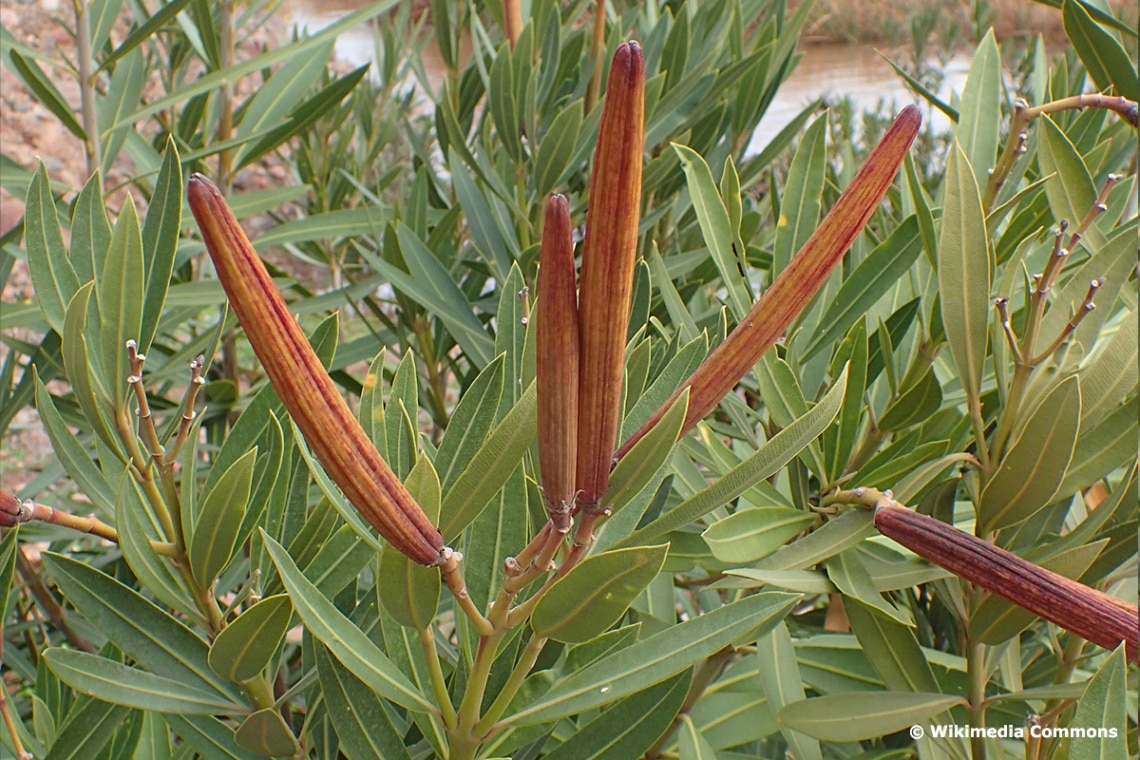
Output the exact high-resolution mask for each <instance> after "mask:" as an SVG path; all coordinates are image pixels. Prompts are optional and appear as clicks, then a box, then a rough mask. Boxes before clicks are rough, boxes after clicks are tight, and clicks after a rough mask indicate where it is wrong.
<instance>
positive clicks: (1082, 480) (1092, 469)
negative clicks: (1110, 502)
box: [1057, 386, 1140, 494]
mask: <svg viewBox="0 0 1140 760" xmlns="http://www.w3.org/2000/svg"><path fill="white" fill-rule="evenodd" d="M1081 398H1082V399H1083V398H1085V390H1084V388H1083V386H1082V388H1081ZM1138 418H1140V399H1138V398H1137V397H1136V396H1133V397H1132V398H1131V399H1130V400H1129V401H1128V402H1127V403H1126V404H1122V405H1121V406H1119V407H1117V409H1116V411H1114V412H1113V413H1112V414H1110V415H1108V416H1107V417H1105V418H1104V420H1103V421H1101V422H1100V424H1098V425H1097V426H1096V427H1094V428H1092V430H1085V429H1084V426H1083V425H1082V432H1081V435H1080V437H1079V438H1078V439H1077V445H1076V448H1075V449H1074V450H1073V459H1072V461H1070V462H1069V468H1068V470H1066V471H1065V480H1064V482H1062V483H1061V487H1060V488H1059V489H1058V490H1057V493H1059V494H1066V493H1076V492H1077V491H1081V490H1084V489H1085V488H1088V487H1089V486H1091V485H1092V484H1093V483H1095V482H1096V481H1098V480H1100V479H1101V478H1103V477H1105V476H1107V475H1108V474H1109V473H1111V472H1112V471H1113V470H1115V469H1116V468H1117V467H1119V466H1120V465H1122V464H1124V463H1125V462H1127V461H1128V460H1129V459H1131V458H1132V457H1133V456H1135V455H1136V427H1137V422H1136V421H1137V419H1138Z"/></svg>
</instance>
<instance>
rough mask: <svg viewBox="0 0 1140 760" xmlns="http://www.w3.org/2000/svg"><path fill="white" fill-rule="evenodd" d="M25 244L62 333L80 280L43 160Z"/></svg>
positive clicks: (42, 300) (27, 207)
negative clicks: (61, 225) (72, 262)
mask: <svg viewBox="0 0 1140 760" xmlns="http://www.w3.org/2000/svg"><path fill="white" fill-rule="evenodd" d="M12 55H13V56H15V55H16V53H15V52H13V53H12ZM24 247H25V250H26V251H27V254H28V274H29V276H30V277H31V279H32V287H33V288H34V289H35V291H36V303H37V304H38V305H39V307H40V312H42V313H43V315H44V319H46V320H47V323H48V324H49V325H51V327H52V329H53V330H55V331H56V332H58V333H60V334H61V335H63V334H65V333H64V331H63V324H64V314H65V313H66V310H67V306H68V304H69V303H70V302H71V300H72V297H73V296H74V295H75V293H76V291H78V290H79V286H80V284H81V283H80V282H79V277H78V275H77V274H76V272H75V267H73V266H72V264H71V259H70V258H69V257H68V255H67V249H66V248H65V247H64V245H63V235H62V234H61V233H60V231H59V215H58V214H57V212H56V206H55V198H54V197H53V196H52V192H51V185H50V183H49V181H48V176H47V168H46V167H45V166H44V163H43V161H38V162H37V163H36V173H35V174H34V175H32V182H31V184H30V185H28V195H27V198H26V199H25V201H24Z"/></svg>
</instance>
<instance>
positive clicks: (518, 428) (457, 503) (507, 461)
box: [440, 382, 537, 541]
mask: <svg viewBox="0 0 1140 760" xmlns="http://www.w3.org/2000/svg"><path fill="white" fill-rule="evenodd" d="M536 393H537V391H536V389H535V384H534V383H533V382H532V383H531V384H530V386H529V387H528V388H527V389H526V391H524V392H523V394H522V396H521V397H519V401H518V403H517V404H515V405H514V408H512V409H511V411H509V412H508V413H507V415H506V416H505V417H503V419H502V420H501V421H500V422H499V424H498V425H496V426H495V429H494V430H492V431H491V434H490V435H488V436H487V438H486V440H484V441H483V445H482V446H480V447H479V450H478V451H477V452H475V454H474V456H472V457H471V459H470V460H469V461H468V463H467V466H466V468H465V469H464V470H463V472H462V473H461V474H460V475H459V476H458V477H457V478H456V479H455V484H454V485H453V486H452V487H451V488H450V489H449V490H448V491H447V492H446V493H444V495H443V507H442V509H441V511H440V530H441V532H442V533H443V538H444V540H445V541H454V540H455V538H456V537H457V536H458V535H459V533H460V532H461V531H462V530H463V529H464V528H466V527H467V526H468V525H470V524H471V523H472V521H474V520H475V518H476V517H477V516H478V515H479V513H480V512H481V511H482V510H483V508H484V507H486V506H487V502H488V501H490V500H491V497H492V496H494V495H495V493H496V492H497V491H498V490H499V489H500V488H502V487H503V484H504V483H506V482H507V478H509V477H510V476H511V473H512V472H514V470H515V468H516V467H518V464H519V461H520V460H521V459H522V456H523V454H524V452H526V450H527V449H528V448H530V444H531V441H533V440H534V436H535V435H536V428H535V413H536V409H537V395H536Z"/></svg>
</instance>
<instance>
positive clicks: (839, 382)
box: [618, 368, 847, 546]
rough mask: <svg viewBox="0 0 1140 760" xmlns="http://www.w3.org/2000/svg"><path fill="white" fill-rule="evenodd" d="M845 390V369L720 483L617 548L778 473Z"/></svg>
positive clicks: (822, 425)
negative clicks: (817, 398)
mask: <svg viewBox="0 0 1140 760" xmlns="http://www.w3.org/2000/svg"><path fill="white" fill-rule="evenodd" d="M846 387H847V369H846V368H844V370H843V372H842V373H841V374H840V375H839V377H837V378H836V379H835V381H834V382H833V383H832V384H831V389H830V390H828V392H827V394H826V395H825V396H824V397H823V398H822V399H820V402H819V403H818V404H816V405H815V406H814V407H812V408H811V410H810V411H808V413H807V414H805V415H804V416H802V417H800V418H799V419H797V420H796V421H795V422H793V423H792V424H791V425H788V426H787V427H786V428H784V429H783V430H781V431H780V432H779V433H777V434H776V435H774V436H772V438H771V439H770V440H769V441H767V442H766V443H765V444H764V445H763V446H761V447H760V448H759V449H757V450H756V452H755V453H754V454H752V455H751V456H749V457H748V458H747V459H745V460H744V461H743V462H741V463H740V464H738V465H737V466H736V467H733V468H732V469H731V470H729V471H728V472H727V473H725V475H724V477H722V478H721V479H720V480H718V481H716V482H715V483H713V484H712V485H710V486H709V487H708V488H705V489H704V490H702V491H700V492H699V493H697V494H695V495H694V496H692V497H691V498H689V499H686V500H685V501H684V502H682V503H681V504H680V505H678V506H677V507H676V508H674V509H672V510H670V511H669V512H666V513H665V514H664V515H662V516H661V517H659V518H657V519H656V520H654V521H653V522H651V523H649V524H648V525H646V526H645V527H644V528H642V529H641V530H638V531H636V532H635V533H634V534H633V535H632V536H630V537H629V538H627V539H625V540H624V541H622V542H621V543H620V544H618V545H619V546H630V545H636V544H644V543H647V542H648V541H651V540H652V539H654V538H657V537H658V536H663V535H665V534H666V533H669V532H670V531H673V530H677V529H678V528H681V527H684V526H686V525H688V524H689V523H691V522H693V521H694V520H697V519H700V518H701V517H703V516H705V515H706V514H708V513H709V512H711V511H712V510H714V509H716V508H717V507H719V506H723V505H724V504H727V503H728V502H730V501H732V500H733V499H735V498H736V497H737V496H739V495H740V494H742V493H744V492H745V491H747V490H748V489H749V488H751V487H753V486H754V485H756V484H757V483H759V482H760V481H761V480H764V479H765V478H768V477H770V476H771V475H773V474H775V473H776V472H779V471H780V469H781V468H782V467H783V466H784V465H786V464H787V463H788V462H790V461H791V460H792V459H793V458H794V457H795V456H796V455H797V454H799V453H800V452H801V451H803V450H804V448H806V447H807V445H808V444H809V443H811V442H812V441H813V440H815V438H816V437H818V436H819V435H820V433H822V432H823V431H824V430H825V429H826V428H827V427H828V426H829V425H830V424H831V422H832V420H834V419H835V415H837V414H838V413H839V408H840V407H841V406H842V404H843V394H844V390H845V389H846Z"/></svg>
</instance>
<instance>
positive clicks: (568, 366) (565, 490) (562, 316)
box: [534, 195, 579, 533]
mask: <svg viewBox="0 0 1140 760" xmlns="http://www.w3.org/2000/svg"><path fill="white" fill-rule="evenodd" d="M539 265H540V267H541V268H540V270H539V277H538V313H537V314H536V315H535V322H534V327H535V330H537V331H538V334H537V335H536V336H535V338H536V342H535V345H536V352H535V353H536V367H535V375H536V379H537V383H536V384H537V386H538V461H539V465H540V466H541V469H542V490H543V497H544V499H545V501H546V511H547V513H548V514H549V515H550V519H551V520H552V521H553V523H554V527H555V528H557V529H558V531H559V532H560V533H565V532H566V531H568V530H569V529H570V514H571V512H572V511H573V507H574V491H575V485H574V477H575V472H576V468H575V464H576V463H577V461H578V360H579V357H578V351H579V346H578V295H577V280H576V278H575V273H574V239H573V231H572V228H571V225H570V204H568V203H567V202H566V199H565V198H564V197H562V196H561V195H555V196H553V197H551V199H550V200H549V201H548V202H547V204H546V222H545V226H544V227H543V231H542V252H541V254H540V258H539Z"/></svg>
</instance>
